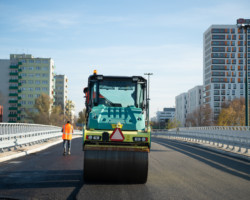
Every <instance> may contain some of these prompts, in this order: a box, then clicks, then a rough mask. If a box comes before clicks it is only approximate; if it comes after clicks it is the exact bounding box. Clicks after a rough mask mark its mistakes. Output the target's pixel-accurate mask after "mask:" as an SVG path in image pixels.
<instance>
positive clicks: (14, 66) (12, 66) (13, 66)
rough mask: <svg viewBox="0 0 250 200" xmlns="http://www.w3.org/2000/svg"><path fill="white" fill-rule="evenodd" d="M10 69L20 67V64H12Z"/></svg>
mask: <svg viewBox="0 0 250 200" xmlns="http://www.w3.org/2000/svg"><path fill="white" fill-rule="evenodd" d="M10 69H18V65H10Z"/></svg>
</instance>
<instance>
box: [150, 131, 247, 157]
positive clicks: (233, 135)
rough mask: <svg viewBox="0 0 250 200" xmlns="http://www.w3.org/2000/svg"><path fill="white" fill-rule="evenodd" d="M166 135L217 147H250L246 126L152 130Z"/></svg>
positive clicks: (153, 132) (156, 133)
mask: <svg viewBox="0 0 250 200" xmlns="http://www.w3.org/2000/svg"><path fill="white" fill-rule="evenodd" d="M158 135H161V136H167V137H169V138H171V139H182V140H186V141H192V142H197V143H204V144H210V145H214V146H217V147H224V148H226V149H229V148H231V149H230V150H235V147H238V152H241V149H242V148H244V149H245V152H243V153H248V150H249V149H250V127H247V126H234V127H233V126H230V127H229V126H228V127H222V126H211V127H188V128H177V129H171V130H169V131H168V130H159V129H158V130H157V129H155V130H153V131H152V136H158Z"/></svg>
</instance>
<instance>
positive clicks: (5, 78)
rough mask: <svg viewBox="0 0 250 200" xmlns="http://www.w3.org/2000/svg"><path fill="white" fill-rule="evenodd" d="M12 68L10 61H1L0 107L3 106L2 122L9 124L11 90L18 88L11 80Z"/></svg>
mask: <svg viewBox="0 0 250 200" xmlns="http://www.w3.org/2000/svg"><path fill="white" fill-rule="evenodd" d="M11 71H12V69H11V68H10V60H9V59H0V105H1V106H2V122H8V114H9V101H11V100H12V99H11V98H10V100H9V88H11V87H13V86H16V85H17V84H18V83H17V82H12V81H11V80H9V73H10V72H11Z"/></svg>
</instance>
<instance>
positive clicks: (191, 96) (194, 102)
mask: <svg viewBox="0 0 250 200" xmlns="http://www.w3.org/2000/svg"><path fill="white" fill-rule="evenodd" d="M202 104H203V86H202V85H198V86H195V87H194V88H192V89H190V90H188V92H187V113H188V114H189V113H192V112H194V111H195V110H196V109H197V108H199V107H200V106H201V105H202Z"/></svg>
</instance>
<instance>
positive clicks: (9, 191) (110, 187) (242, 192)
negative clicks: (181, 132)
mask: <svg viewBox="0 0 250 200" xmlns="http://www.w3.org/2000/svg"><path fill="white" fill-rule="evenodd" d="M72 144H73V147H72V154H71V155H70V156H63V155H62V144H58V145H55V146H53V147H50V148H48V149H46V150H44V151H41V152H38V153H34V154H31V155H27V156H25V157H21V158H18V159H14V160H11V161H7V162H4V163H0V199H4V198H5V199H7V198H8V199H34V200H35V199H46V200H47V199H53V200H54V199H87V200H89V199H90V200H91V199H98V200H100V199H105V200H107V199H114V200H117V199H136V200H140V199H220V200H221V199H247V200H248V199H249V198H250V162H249V161H245V160H239V159H236V158H231V157H229V156H225V155H222V154H219V153H215V152H212V151H209V150H205V149H202V148H199V147H194V146H191V145H188V144H185V143H180V142H177V141H172V140H168V139H160V138H159V139H158V138H153V142H152V148H151V152H150V156H149V172H148V182H147V183H146V184H142V185H141V184H122V183H120V184H114V183H91V184H90V183H84V181H83V180H82V176H83V170H82V169H83V152H82V143H81V138H76V139H73V142H72ZM100 170H101V166H100Z"/></svg>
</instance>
